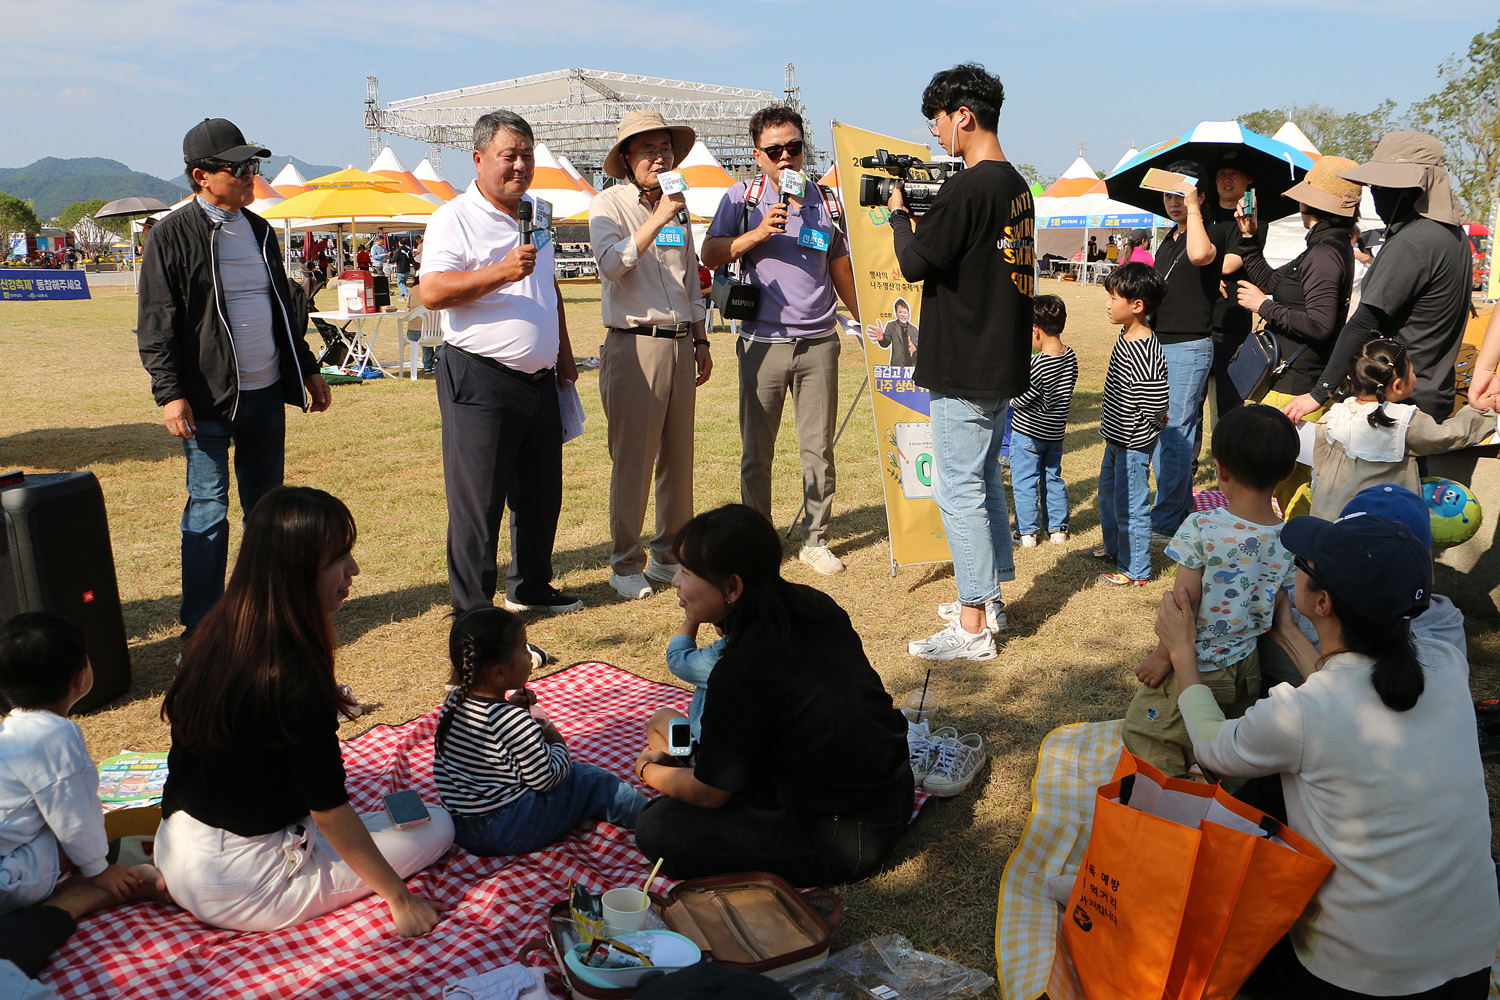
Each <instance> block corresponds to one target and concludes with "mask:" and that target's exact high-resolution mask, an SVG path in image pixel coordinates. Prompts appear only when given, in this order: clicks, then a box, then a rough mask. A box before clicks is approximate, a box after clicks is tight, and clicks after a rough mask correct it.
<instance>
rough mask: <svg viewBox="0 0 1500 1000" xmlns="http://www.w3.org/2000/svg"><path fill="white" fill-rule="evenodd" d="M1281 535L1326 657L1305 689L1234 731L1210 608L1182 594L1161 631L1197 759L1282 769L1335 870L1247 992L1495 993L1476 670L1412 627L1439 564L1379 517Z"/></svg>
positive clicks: (1303, 521)
mask: <svg viewBox="0 0 1500 1000" xmlns="http://www.w3.org/2000/svg"><path fill="white" fill-rule="evenodd" d="M1281 540H1282V543H1283V544H1284V545H1285V546H1286V547H1287V548H1288V549H1289V550H1290V551H1291V552H1292V553H1293V555H1294V556H1295V557H1296V564H1297V590H1296V606H1297V610H1299V611H1300V612H1301V613H1302V614H1303V615H1305V616H1307V617H1308V618H1309V619H1311V620H1312V622H1313V623H1314V625H1315V626H1316V627H1317V631H1318V638H1319V647H1320V648H1321V650H1322V657H1321V659H1320V663H1319V669H1318V670H1317V672H1316V673H1314V674H1313V675H1312V676H1311V677H1309V678H1308V679H1307V680H1306V682H1304V683H1303V684H1302V685H1301V686H1300V687H1295V688H1294V687H1292V686H1291V685H1288V684H1282V685H1278V686H1276V687H1274V688H1272V689H1271V693H1270V696H1269V697H1267V698H1264V699H1262V700H1261V701H1260V702H1258V703H1256V704H1255V705H1254V706H1253V707H1251V708H1250V710H1249V711H1248V712H1246V713H1245V715H1244V716H1243V717H1242V718H1239V719H1230V720H1226V719H1225V718H1224V715H1223V713H1222V712H1221V711H1220V709H1219V707H1218V704H1217V703H1216V702H1215V701H1214V698H1213V695H1212V693H1210V692H1209V690H1208V688H1206V687H1204V686H1203V683H1202V678H1201V677H1200V675H1199V673H1198V665H1197V659H1196V653H1195V645H1194V636H1195V628H1194V625H1195V622H1194V618H1195V616H1196V606H1195V605H1193V604H1192V603H1190V602H1188V601H1186V600H1185V599H1184V596H1183V595H1180V594H1174V593H1171V592H1168V593H1167V594H1166V595H1165V596H1164V597H1163V598H1162V605H1161V611H1160V613H1159V614H1158V616H1157V622H1156V631H1157V635H1159V636H1160V637H1161V639H1162V641H1163V642H1164V643H1165V645H1166V647H1167V651H1168V653H1169V654H1170V655H1171V658H1172V666H1173V669H1174V670H1176V672H1177V679H1178V682H1179V683H1180V685H1181V687H1182V694H1181V695H1180V697H1179V705H1180V706H1181V709H1182V714H1183V717H1184V719H1185V720H1186V722H1187V726H1188V731H1189V733H1190V734H1191V735H1192V737H1193V750H1194V753H1195V754H1196V755H1197V757H1198V760H1200V761H1201V762H1202V763H1203V766H1204V767H1205V768H1208V769H1210V770H1212V771H1213V772H1215V773H1217V774H1222V775H1232V776H1236V777H1256V776H1261V775H1270V774H1279V775H1280V776H1281V785H1282V791H1283V793H1284V795H1285V799H1286V816H1285V819H1286V821H1287V823H1288V824H1289V825H1290V826H1291V827H1292V829H1294V830H1296V831H1297V832H1299V833H1301V834H1303V835H1304V836H1307V837H1308V838H1309V839H1311V840H1312V841H1313V842H1314V843H1315V844H1317V846H1318V847H1319V848H1320V849H1321V850H1322V851H1323V853H1324V854H1326V855H1327V856H1328V857H1329V859H1330V860H1332V861H1333V863H1334V869H1333V872H1332V874H1330V875H1329V876H1328V879H1327V881H1326V882H1324V883H1323V885H1322V887H1321V888H1319V890H1318V892H1317V894H1316V895H1315V896H1314V897H1313V900H1312V902H1311V903H1310V904H1309V905H1308V907H1307V909H1306V911H1305V912H1304V913H1303V914H1302V916H1301V917H1300V918H1299V919H1298V921H1297V923H1296V924H1294V925H1293V927H1292V929H1291V932H1290V933H1289V934H1288V935H1287V937H1286V938H1284V939H1282V941H1281V942H1280V943H1278V944H1277V945H1276V947H1274V948H1272V949H1271V952H1270V954H1269V955H1267V956H1266V958H1265V960H1264V961H1263V962H1262V963H1261V966H1260V968H1259V969H1257V971H1256V973H1255V975H1254V976H1252V977H1251V979H1250V982H1249V984H1248V985H1249V987H1250V989H1251V990H1252V991H1253V992H1254V994H1255V995H1256V996H1261V997H1299V998H1321V997H1339V998H1352V997H1375V996H1381V997H1393V996H1399V997H1423V998H1445V1000H1446V998H1454V1000H1458V998H1468V997H1474V998H1480V997H1484V996H1486V995H1487V994H1488V991H1489V978H1490V963H1491V962H1492V961H1493V960H1494V957H1495V942H1496V939H1497V936H1500V899H1497V896H1496V886H1495V867H1494V863H1493V861H1492V860H1491V858H1490V820H1489V800H1488V797H1487V795H1486V792H1485V782H1484V771H1483V768H1482V766H1481V764H1480V758H1479V745H1478V739H1477V736H1476V734H1475V729H1474V708H1473V702H1472V700H1471V696H1470V694H1469V666H1468V661H1467V660H1466V658H1465V655H1464V653H1463V651H1462V650H1460V649H1458V648H1456V647H1454V646H1452V645H1450V644H1448V643H1446V642H1441V641H1437V640H1435V639H1432V638H1431V637H1428V636H1423V637H1419V638H1417V639H1415V641H1414V640H1413V637H1412V634H1411V627H1410V626H1411V619H1412V617H1413V616H1414V615H1417V614H1420V613H1421V611H1422V610H1423V609H1425V608H1426V607H1427V605H1428V601H1429V598H1430V593H1431V590H1432V557H1431V556H1430V554H1429V553H1428V551H1427V549H1426V547H1425V545H1424V544H1423V543H1422V541H1421V540H1420V539H1418V538H1417V537H1416V536H1415V535H1414V533H1413V532H1412V531H1411V529H1410V528H1408V527H1407V526H1406V525H1404V524H1401V523H1399V522H1397V521H1393V520H1391V519H1389V518H1385V517H1381V516H1379V515H1377V514H1353V515H1350V516H1347V517H1341V518H1340V519H1339V520H1337V521H1324V520H1321V519H1319V518H1314V517H1298V518H1293V519H1292V520H1291V521H1288V522H1287V524H1286V527H1285V528H1283V529H1282V532H1281Z"/></svg>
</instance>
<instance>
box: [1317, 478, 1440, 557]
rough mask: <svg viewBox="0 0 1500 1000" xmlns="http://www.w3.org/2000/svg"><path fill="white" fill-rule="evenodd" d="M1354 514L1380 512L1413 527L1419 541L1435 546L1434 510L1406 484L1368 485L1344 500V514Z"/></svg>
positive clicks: (1412, 529) (1345, 515) (1346, 515)
mask: <svg viewBox="0 0 1500 1000" xmlns="http://www.w3.org/2000/svg"><path fill="white" fill-rule="evenodd" d="M1350 514H1379V515H1380V516H1381V517H1388V518H1390V519H1391V520H1392V521H1399V522H1400V523H1402V524H1404V525H1406V526H1407V527H1408V528H1410V529H1411V533H1412V534H1413V535H1416V536H1417V541H1419V542H1421V543H1422V544H1423V545H1425V546H1427V547H1428V548H1429V549H1430V548H1432V512H1431V511H1430V510H1428V509H1427V501H1426V500H1423V499H1422V497H1421V496H1420V495H1419V494H1416V493H1413V492H1412V491H1411V490H1409V489H1407V488H1406V487H1404V486H1391V485H1389V484H1386V485H1383V486H1366V487H1365V488H1364V489H1362V490H1360V491H1359V492H1358V493H1356V494H1354V499H1353V500H1350V501H1349V502H1348V503H1346V504H1344V509H1343V510H1342V511H1340V512H1339V517H1340V518H1345V517H1348V516H1349V515H1350Z"/></svg>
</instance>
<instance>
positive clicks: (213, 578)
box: [177, 382, 286, 628]
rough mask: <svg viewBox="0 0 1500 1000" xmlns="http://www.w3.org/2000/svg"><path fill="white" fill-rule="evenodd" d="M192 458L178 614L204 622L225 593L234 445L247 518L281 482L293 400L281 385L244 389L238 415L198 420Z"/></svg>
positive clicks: (189, 622) (186, 451)
mask: <svg viewBox="0 0 1500 1000" xmlns="http://www.w3.org/2000/svg"><path fill="white" fill-rule="evenodd" d="M195 423H196V424H197V429H196V430H195V431H194V432H193V437H192V439H191V440H188V439H186V438H184V439H183V442H182V452H183V455H185V456H186V457H187V494H188V499H187V504H186V505H185V506H184V507H183V509H182V606H181V607H180V608H179V609H178V613H177V617H178V618H179V619H180V620H181V622H182V624H183V625H185V626H186V627H188V628H192V627H193V626H195V625H197V624H198V622H199V621H200V620H202V618H203V616H204V615H206V614H208V609H209V608H212V607H213V606H214V603H215V602H216V601H218V599H219V597H220V596H221V595H222V594H223V593H224V570H225V568H226V566H227V565H228V562H229V445H230V443H231V442H232V443H233V444H234V481H235V489H236V490H237V492H238V493H239V497H240V509H241V511H242V513H243V514H244V516H245V517H249V516H250V510H251V508H253V507H254V506H255V503H256V501H257V500H259V499H260V498H261V497H262V496H263V495H264V494H265V493H266V492H267V491H268V490H270V489H272V488H273V487H276V486H280V485H281V482H282V478H283V467H284V460H285V458H286V398H285V397H284V396H283V395H282V391H281V383H280V382H277V383H276V384H275V385H270V386H267V387H266V388H264V389H251V390H249V391H246V392H241V393H240V398H239V405H238V407H237V409H236V411H235V416H234V419H233V420H206V419H204V418H202V417H199V418H197V419H196V421H195Z"/></svg>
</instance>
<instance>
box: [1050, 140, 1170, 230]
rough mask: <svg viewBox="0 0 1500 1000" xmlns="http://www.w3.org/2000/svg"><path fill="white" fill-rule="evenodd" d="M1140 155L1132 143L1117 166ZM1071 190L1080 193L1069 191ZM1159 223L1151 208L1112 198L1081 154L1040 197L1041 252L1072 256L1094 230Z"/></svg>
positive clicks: (1137, 226)
mask: <svg viewBox="0 0 1500 1000" xmlns="http://www.w3.org/2000/svg"><path fill="white" fill-rule="evenodd" d="M1136 155H1138V154H1137V152H1136V150H1135V148H1134V147H1131V148H1130V149H1129V150H1128V151H1126V153H1125V155H1124V156H1122V157H1121V158H1120V161H1119V163H1117V164H1115V168H1116V169H1118V168H1119V166H1120V164H1123V163H1127V162H1129V161H1130V160H1131V159H1133V158H1134V157H1135V156H1136ZM1069 191H1072V192H1076V193H1074V194H1067V192H1069ZM1159 224H1160V220H1158V219H1157V218H1156V217H1155V216H1153V215H1152V214H1151V213H1150V212H1146V211H1143V210H1141V209H1139V208H1136V207H1135V206H1134V205H1127V204H1125V203H1124V202H1119V201H1115V200H1114V199H1112V198H1111V197H1110V196H1109V192H1108V191H1107V190H1106V189H1105V186H1104V182H1103V181H1102V180H1100V179H1099V175H1098V174H1097V173H1095V172H1094V169H1093V168H1092V167H1091V166H1089V164H1088V161H1086V160H1085V159H1084V158H1083V157H1082V156H1080V157H1078V159H1076V160H1074V161H1073V165H1072V166H1071V167H1069V168H1068V169H1067V171H1065V172H1064V173H1063V175H1062V176H1061V177H1059V178H1058V179H1057V180H1056V181H1054V182H1053V183H1052V186H1051V187H1049V188H1047V190H1046V191H1045V192H1043V194H1042V196H1041V197H1039V198H1037V200H1036V228H1037V253H1038V254H1039V255H1040V254H1046V253H1055V254H1061V255H1062V256H1065V257H1066V256H1071V255H1072V254H1073V253H1075V252H1077V251H1078V250H1079V249H1080V248H1083V247H1086V246H1087V245H1088V238H1089V236H1090V235H1091V234H1098V235H1101V236H1103V235H1106V234H1108V233H1110V232H1112V231H1114V230H1121V229H1126V230H1128V229H1152V228H1155V227H1156V226H1157V225H1159Z"/></svg>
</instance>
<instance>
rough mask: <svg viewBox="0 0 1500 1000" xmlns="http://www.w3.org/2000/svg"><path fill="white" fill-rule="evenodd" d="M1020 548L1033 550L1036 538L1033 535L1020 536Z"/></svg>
mask: <svg viewBox="0 0 1500 1000" xmlns="http://www.w3.org/2000/svg"><path fill="white" fill-rule="evenodd" d="M1021 548H1023V549H1034V548H1036V536H1035V535H1022V536H1021Z"/></svg>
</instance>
